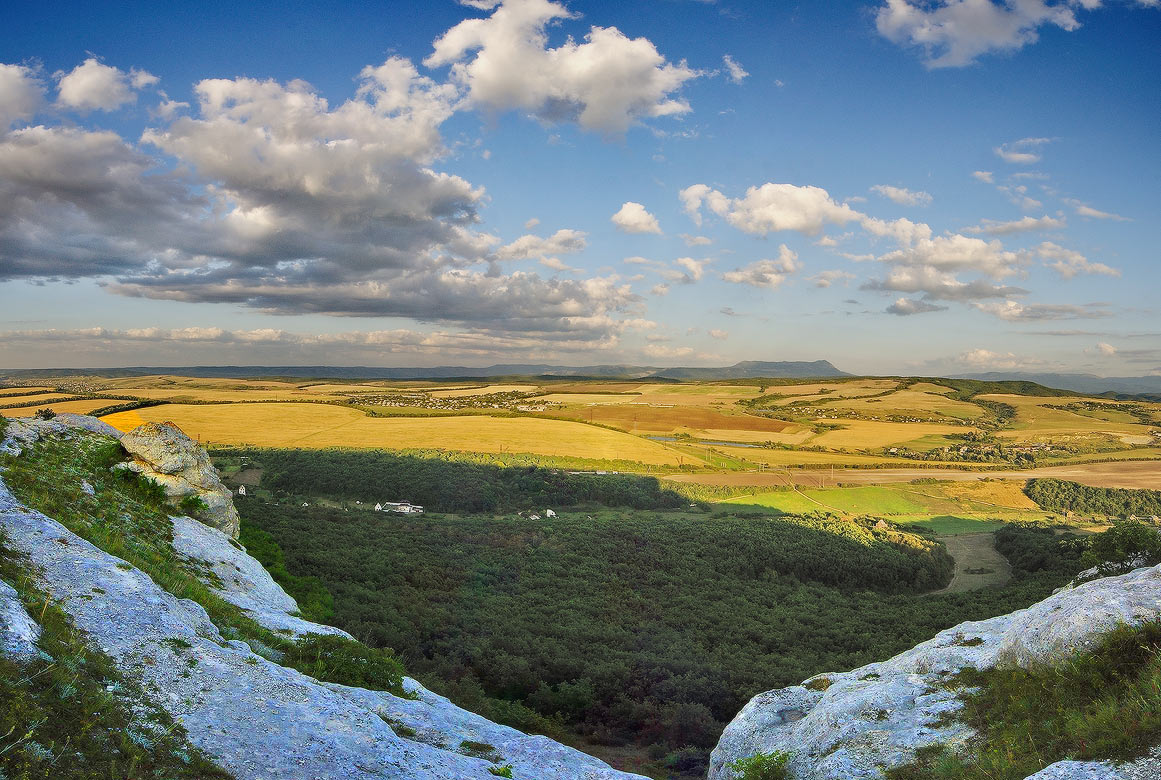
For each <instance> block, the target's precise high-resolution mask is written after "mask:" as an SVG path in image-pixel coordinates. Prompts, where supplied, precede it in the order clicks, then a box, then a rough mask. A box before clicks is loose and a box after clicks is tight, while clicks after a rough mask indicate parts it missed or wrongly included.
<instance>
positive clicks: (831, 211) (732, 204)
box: [678, 182, 862, 236]
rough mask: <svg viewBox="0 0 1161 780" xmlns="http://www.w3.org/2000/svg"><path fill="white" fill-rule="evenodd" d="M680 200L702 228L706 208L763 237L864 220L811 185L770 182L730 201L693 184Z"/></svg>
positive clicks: (812, 231) (815, 230) (817, 230)
mask: <svg viewBox="0 0 1161 780" xmlns="http://www.w3.org/2000/svg"><path fill="white" fill-rule="evenodd" d="M678 197H679V198H680V199H681V202H682V204H683V206H684V208H685V211H686V213H687V214H689V215H690V216H691V217H692V218H693V220H694V222H695V223H697V224H699V225H700V224H701V211H702V207H703V206H705V207H708V208H709V210H710V211H712V212H713V213H715V214H717V215H718V216H719V217H722V218H724V219H725V220H726V221H727V222H729V223H730V224H731V225H733V226H734V227H736V228H737V229H739V230H741V231H743V232H746V233H751V234H753V235H761V236H764V235H766V234H768V233H771V232H777V231H781V230H795V231H798V232H800V233H804V234H806V235H811V236H813V235H817V234H818V233H820V232H821V231H822V229H823V227H824V226H825V225H827V224H835V225H843V224H846V223H847V222H852V221H855V220H859V219H861V218H862V215H861V214H859V212H857V211H855V210H854V209H852V208H851V207H850V206H848V205H847V204H845V203H836V202H835V201H834V200H833V199H832V198H831V197H830V194H829V193H828V192H827V191H826V190H824V189H822V188H821V187H813V186H809V185H808V186H803V187H799V186H796V185H794V184H776V183H774V182H767V183H765V184H763V185H762V186H760V187H750V188H749V189H747V190H746V194H745V195H744V196H742V197H741V198H728V197H726V196H725V195H723V194H722V193H721V192H719V191H718V190H715V189H712V188H710V187H709V186H708V185H705V184H694V185H692V186H689V187H686V188H685V189H683V190H681V192H679V193H678Z"/></svg>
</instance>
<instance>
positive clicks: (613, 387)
mask: <svg viewBox="0 0 1161 780" xmlns="http://www.w3.org/2000/svg"><path fill="white" fill-rule="evenodd" d="M642 387H644V385H643V384H641V383H640V382H566V383H564V384H556V383H552V384H547V385H545V386H544V389H545V391H547V392H551V393H639V392H640V390H641V388H642Z"/></svg>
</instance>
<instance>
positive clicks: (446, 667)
mask: <svg viewBox="0 0 1161 780" xmlns="http://www.w3.org/2000/svg"><path fill="white" fill-rule="evenodd" d="M237 455H239V453H238V452H232V453H231V456H237ZM343 455H344V453H333V452H332V453H311V452H295V453H290V452H286V451H282V452H279V453H278V454H277V457H272V455H271V453H270V452H266V451H254V452H251V453H249V454H248V455H247V458H248V459H249V460H251V461H253V462H260V463H261V465H262V467H263V468H265V469H267V474H269V475H270V476H269V478H268V479H264V480H263V484H270V485H274V486H276V488H275V489H276V496H280V497H281V500H275V501H262V500H259V499H255V498H246V499H241V500H239V502H238V505H239V509H240V510H241V512H242V517H243V537H242V539H243V542H244V543H246V544H247V546H248V547H249V548H250V549H251V550H252V551H253V552H254V553H255V554H256V555H257V556H258V557H259V558H260V559H261V560H263V562H264V563H265V564H267V566H268V567H270V568H271V569H272V570H273V571H274V573H275V576H276V577H278V578H279V580H280V581H281V582H282V583H283V585H284V587H286V588H287V589H288V590H289V591H290V592H291V593H292V594H293V595H295V596H296V597H298V598H299V599H300V601H301V603H302V607H303V609H304V612H305V613H306V614H307V615H308V616H310V617H316V618H320V619H326V620H327V621H328V622H331V623H333V624H334V625H337V626H340V627H342V628H344V629H346V630H348V631H350V632H351V633H353V634H354V635H355V636H356V637H358V638H359V639H361V640H363V641H365V642H367V643H368V644H371V645H373V646H376V647H390V648H394V650H395V651H396V652H397V653H398V654H399V655H400V657H401V658H402V659H403V661H404V662H405V664H406V666H407V669H408V672H409V674H411V675H413V676H415V677H417V678H418V679H420V680H421V681H422V682H424V684H426V685H428V686H429V687H431V688H432V689H433V690H436V691H437V692H440V693H443V694H445V695H448V696H449V697H451V698H452V699H453V700H454V701H456V702H457V703H459V704H461V705H463V706H466V707H468V708H470V709H473V710H475V711H478V712H480V713H481V714H484V715H485V716H487V717H490V718H493V719H496V720H499V721H502V722H506V723H509V724H511V725H514V726H516V727H518V728H521V729H525V730H529V731H534V732H542V733H548V734H550V735H553V736H556V737H560V738H564V739H573V740H576V739H577V738H580V739H583V740H584V741H585V742H586V743H587V744H589V745H598V746H599V745H613V746H616V745H633V746H637V747H638V748H640V749H642V750H646V751H648V752H649V754H650V755H651V756H652V757H653V758H654V759H656V760H657V761H658V762H659V764H658V765H659V766H660V765H664V766H668V767H669V768H670V769H671V770H672V771H673V772H675V773H678V774H680V773H682V772H683V771H685V772H697V771H700V769H701V767H703V766H704V763H705V761H706V759H707V757H708V751H709V750H710V748H712V746H713V745H714V743H715V742H716V740H717V737H718V735H719V734H720V732H721V730H722V728H723V727H724V725H725V723H726V722H728V720H729V719H730V718H732V717H733V716H734V715H735V714H736V713H737V711H738V710H739V708H740V707H741V706H742V705H743V704H744V703H745V702H746V701H747V700H748V699H749V698H750V697H751V696H753V695H754V694H755V693H758V692H760V691H763V690H767V689H770V688H774V687H779V686H784V685H788V684H793V683H795V682H798V681H800V680H802V679H804V678H806V677H808V676H810V675H813V674H816V673H818V672H821V671H825V670H832V669H847V668H852V667H855V666H858V665H861V664H864V663H868V662H870V661H873V660H876V659H882V658H885V657H888V656H890V655H892V654H894V653H896V652H900V651H902V650H904V649H906V648H909V647H911V646H912V645H914V644H916V643H917V642H921V641H923V640H925V639H927V638H929V637H930V636H931V635H932V634H934V633H936V632H937V631H939V630H941V629H943V628H946V627H948V626H951V625H954V624H956V623H958V622H961V621H963V620H972V619H982V618H985V617H989V616H992V615H997V614H1001V613H1004V612H1007V611H1010V610H1013V609H1017V608H1020V607H1023V606H1027V605H1028V604H1031V603H1032V602H1034V601H1036V600H1038V599H1040V598H1043V597H1044V596H1046V595H1048V594H1049V593H1050V592H1051V590H1052V589H1053V588H1054V587H1058V586H1059V585H1060V584H1062V583H1063V582H1065V581H1067V579H1068V577H1070V576H1071V575H1072V574H1073V573H1075V572H1076V571H1078V570H1079V568H1080V564H1079V552H1078V551H1077V549H1076V545H1075V544H1074V543H1073V544H1071V546H1070V542H1069V540H1067V539H1065V540H1064V541H1060V540H1057V539H1055V538H1054V537H1053V535H1052V534H1051V533H1049V534H1047V535H1045V534H1044V532H1043V530H1042V529H1036V528H1020V527H1013V528H1012V529H1010V531H1009V532H1008V542H1007V543H1008V545H1009V547H1010V548H1011V549H1013V550H1025V551H1027V550H1033V551H1034V554H1031V555H1026V556H1025V558H1024V559H1023V560H1024V566H1022V567H1020V568H1018V570H1017V572H1016V573H1017V578H1016V579H1014V580H1013V581H1012V582H1011V583H1009V584H1008V585H1007V586H1004V587H993V588H987V589H983V590H978V591H973V592H971V593H961V594H933V595H925V594H927V593H928V592H930V591H932V590H936V589H938V588H940V587H941V586H942V585H944V584H946V583H947V581H948V580H949V578H950V574H951V565H952V562H951V559H950V558H949V557H948V556H947V553H946V551H945V550H944V549H943V547H942V545H939V544H936V543H934V542H932V541H931V540H928V539H925V538H923V537H920V536H917V535H914V534H910V533H904V532H901V531H899V530H897V529H895V528H893V527H885V528H884V527H881V526H880V527H876V521H874V520H873V519H866V520H860V521H848V520H840V519H837V518H832V517H826V516H823V515H817V516H807V517H800V516H779V515H778V514H777V513H773V512H771V511H769V510H761V509H759V508H749V507H745V506H733V507H731V508H730V510H729V511H723V510H722V509H712V510H709V509H707V508H704V507H700V508H690V507H689V506H688V504H687V503H685V502H684V501H683V502H682V503H681V507H682V508H681V509H666V508H664V507H666V506H671V505H672V504H673V503H676V502H675V501H674V500H673V499H671V498H670V497H669V496H668V495H666V494H665V492H664V491H657V490H656V489H655V488H652V485H655V481H650V480H643V479H641V478H637V477H617V476H613V475H610V476H596V475H568V474H561V473H559V472H557V473H553V472H549V471H547V470H528V469H509V470H503V469H497V471H498V472H499V478H498V479H497V480H496V481H495V483H494V485H495V486H496V488H495V490H496V491H498V492H494V493H492V494H490V495H489V497H488V498H487V500H488V501H489V504H488V506H489V510H490V511H487V512H480V511H479V509H478V507H479V505H480V501H481V496H482V495H484V494H482V493H481V489H482V488H479V489H477V488H472V484H473V482H472V480H473V479H475V478H481V477H480V476H479V468H480V467H478V466H474V465H472V464H456V463H450V462H447V461H438V460H429V459H412V462H400V460H399V459H398V458H396V457H395V456H386V457H384V456H380V455H379V454H378V453H375V454H374V455H375V457H374V458H373V459H372V458H368V459H367V460H366V461H363V459H362V456H364V455H368V454H367V453H359V454H358V457H342V456H343ZM316 459H317V460H316ZM272 466H274V467H273V468H272ZM346 466H349V467H350V472H349V473H348V472H345V471H344V467H346ZM396 469H400V470H401V472H402V473H404V474H406V475H407V479H406V480H403V481H399V480H400V478H399V477H398V476H394V473H395V470H396ZM506 472H517V473H506ZM578 479H579V480H580V482H579V484H583V485H585V486H586V492H584V493H583V495H584V496H585V500H584V503H583V504H582V503H580V502H581V498H580V496H578V495H577V491H576V489H575V486H576V484H578V482H577V480H578ZM476 484H477V485H479V483H476ZM400 485H408V486H411V487H412V488H413V489H412V491H411V492H409V493H407V494H406V495H407V496H408V497H409V498H411V500H419V499H422V500H423V501H426V502H427V503H428V505H429V507H430V506H434V507H439V508H440V509H441V510H443V511H442V512H439V513H431V512H429V513H428V514H426V515H422V516H418V517H415V516H399V515H391V514H387V513H381V512H372V511H368V510H357V509H352V508H350V504H349V503H348V505H347V507H346V508H344V507H343V506H340V505H338V502H336V501H335V499H336V498H340V497H341V495H342V490H344V489H346V488H347V487H348V486H349V488H350V489H351V490H352V491H353V492H354V494H355V495H363V496H371V495H379V496H382V497H383V498H385V499H386V498H390V497H391V496H392V495H398V494H392V493H391V491H392V490H396V489H403V488H401V487H400ZM642 485H643V486H644V490H639V486H642ZM626 486H629V487H630V488H632V489H626ZM288 488H297V490H294V491H293V493H292V492H291V491H289V490H287V489H288ZM322 488H331V489H330V490H322ZM336 488H337V489H336ZM311 490H318V491H319V492H318V493H316V494H315V495H320V494H328V495H330V496H331V501H329V502H327V503H330V504H332V505H330V506H326V505H320V504H319V503H318V502H314V501H310V500H301V501H300V500H299V499H300V498H303V497H304V496H307V495H309V494H310V491H311ZM593 495H596V496H601V497H603V498H604V499H605V501H607V502H608V503H607V504H605V503H600V502H599V501H597V500H595V499H593V498H588V497H589V496H593ZM292 496H293V497H292ZM547 498H555V499H559V500H561V503H559V504H557V506H558V507H571V508H570V509H567V510H563V509H562V510H561V511H560V514H559V516H557V517H555V518H549V519H541V520H533V519H531V518H529V517H521V516H519V515H517V514H515V512H514V511H512V510H515V509H517V508H524V507H529V506H533V507H540V508H542V509H543V508H545V507H548V506H551V504H548V503H546V499H547ZM618 501H620V502H622V503H621V505H620V506H617V505H616V504H617V502H618ZM650 502H654V503H653V508H649V509H635V508H633V507H634V506H635V505H639V504H644V505H645V506H649V504H650ZM304 503H306V504H309V506H303V504H304ZM609 504H612V506H610V505H609ZM626 505H627V506H626ZM658 505H660V507H661V508H657V507H658ZM453 512H454V514H452V513H453Z"/></svg>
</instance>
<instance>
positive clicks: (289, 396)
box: [106, 386, 326, 405]
mask: <svg viewBox="0 0 1161 780" xmlns="http://www.w3.org/2000/svg"><path fill="white" fill-rule="evenodd" d="M106 392H112V391H106ZM115 394H116V395H132V396H136V397H137V398H146V399H149V400H163V401H217V402H234V401H295V400H318V399H319V398H326V396H320V395H318V394H317V393H306V392H303V391H301V390H298V389H297V388H288V389H275V390H220V389H214V388H206V387H180V386H177V387H172V388H165V387H125V388H120V389H118V390H117V391H116V392H115ZM115 403H118V401H115V400H112V401H109V404H115ZM106 405H108V404H106Z"/></svg>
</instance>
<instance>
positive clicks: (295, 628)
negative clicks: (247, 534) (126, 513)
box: [170, 517, 351, 638]
mask: <svg viewBox="0 0 1161 780" xmlns="http://www.w3.org/2000/svg"><path fill="white" fill-rule="evenodd" d="M170 520H171V521H172V522H173V548H174V549H175V550H177V551H178V552H179V553H181V554H182V555H184V556H186V557H188V558H193V559H195V560H198V561H201V562H203V563H205V564H206V565H208V566H209V568H210V570H211V571H212V572H213V573H214V577H215V578H216V579H214V578H206V579H205V580H204V581H205V584H206V585H207V586H208V587H210V588H211V589H212V590H213V591H214V592H215V593H217V594H218V595H219V596H221V597H222V598H223V599H225V600H226V601H228V602H230V603H231V604H234V605H235V606H238V607H241V608H242V609H244V610H246V611H247V612H249V613H250V617H252V618H253V619H254V620H255V621H256V622H257V623H258V624H259V625H261V626H263V627H265V628H268V629H270V630H271V631H277V632H281V633H284V634H293V635H295V636H301V635H303V634H336V635H338V636H345V637H347V638H351V635H350V634H348V633H347V632H346V631H343V630H342V629H338V628H335V627H333V626H323V625H319V624H318V623H311V622H310V621H308V620H303V619H302V618H300V617H296V616H295V615H294V614H292V613H297V612H298V604H297V603H295V601H294V599H293V598H291V596H290V595H289V594H287V592H286V591H284V590H283V589H282V588H281V587H279V585H278V583H276V582H275V581H274V580H273V579H272V578H271V577H270V574H269V572H267V571H266V569H264V568H263V567H262V564H260V563H259V562H258V561H256V560H254V559H253V558H251V557H250V556H249V555H247V554H246V552H245V550H244V549H242V547H241V546H240V545H238V546H235V545H237V542H233V543H231V541H232V540H231V539H229V538H228V537H227V536H226V535H225V534H223V533H222V532H221V531H219V530H218V529H216V528H210V527H209V526H208V525H205V524H203V523H199V522H198V521H196V520H192V519H190V518H188V517H171V518H170Z"/></svg>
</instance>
